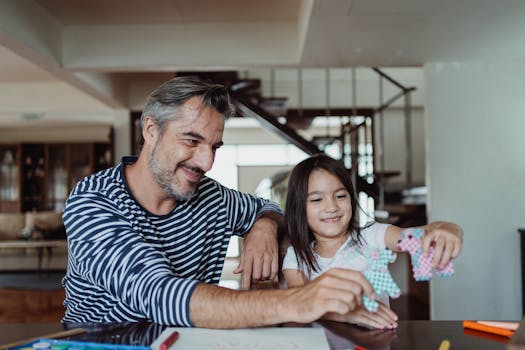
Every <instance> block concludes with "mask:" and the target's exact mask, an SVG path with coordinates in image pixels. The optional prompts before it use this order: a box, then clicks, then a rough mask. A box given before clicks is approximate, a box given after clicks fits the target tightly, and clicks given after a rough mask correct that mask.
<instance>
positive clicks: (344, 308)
mask: <svg viewBox="0 0 525 350" xmlns="http://www.w3.org/2000/svg"><path fill="white" fill-rule="evenodd" d="M288 291H290V292H291V294H289V298H288V300H287V301H286V302H285V303H284V307H287V308H289V309H288V311H286V314H287V315H288V314H289V315H290V318H291V319H290V321H292V322H301V323H307V322H312V321H315V320H317V319H319V318H321V316H323V315H324V314H326V313H327V312H332V313H337V314H339V315H346V314H348V313H349V312H351V311H354V310H355V309H356V308H358V307H360V306H361V305H362V303H363V294H364V295H366V296H367V297H369V298H371V299H375V297H376V296H375V294H374V289H373V288H372V286H371V285H370V283H369V282H368V281H367V279H366V278H365V277H364V276H363V274H362V273H360V272H358V271H354V270H349V269H340V268H334V269H330V270H328V271H326V272H325V273H323V274H322V275H321V276H319V277H317V278H316V279H314V280H313V281H311V282H309V283H307V284H305V285H303V286H301V287H295V288H291V289H288Z"/></svg>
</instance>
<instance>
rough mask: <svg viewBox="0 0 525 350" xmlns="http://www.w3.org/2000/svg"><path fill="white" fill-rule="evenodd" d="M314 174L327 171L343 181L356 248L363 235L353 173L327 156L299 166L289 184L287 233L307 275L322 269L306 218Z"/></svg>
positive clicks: (350, 226)
mask: <svg viewBox="0 0 525 350" xmlns="http://www.w3.org/2000/svg"><path fill="white" fill-rule="evenodd" d="M314 170H325V171H327V172H329V173H330V174H332V175H334V176H335V177H337V178H338V179H339V181H341V183H342V184H343V186H344V187H345V188H346V190H347V191H348V193H349V195H350V203H351V204H352V215H351V217H350V222H349V223H348V232H350V233H351V237H352V241H353V243H354V244H360V243H361V231H360V228H359V223H358V220H357V217H356V212H357V205H358V204H357V200H356V195H355V190H354V186H353V184H352V180H351V177H350V172H349V170H348V169H346V168H345V167H344V165H343V164H342V162H341V161H338V160H335V159H333V158H331V157H329V156H327V155H325V154H318V155H314V156H312V157H310V158H307V159H305V160H303V161H302V162H300V163H299V164H297V165H296V166H295V167H294V168H293V170H292V172H291V174H290V178H289V180H288V190H287V194H286V209H285V211H286V229H287V235H288V238H289V240H290V244H291V245H292V247H293V249H294V250H295V255H296V257H297V263H298V264H299V268H300V269H302V268H303V267H306V269H307V271H308V275H311V273H312V271H319V265H318V263H317V261H316V259H315V257H314V255H313V252H312V249H311V247H310V244H311V243H312V242H313V241H314V240H315V237H314V235H313V233H312V231H311V230H310V228H309V227H308V220H307V217H306V203H307V196H308V180H309V179H310V175H311V174H312V172H313V171H314Z"/></svg>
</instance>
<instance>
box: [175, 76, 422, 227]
mask: <svg viewBox="0 0 525 350" xmlns="http://www.w3.org/2000/svg"><path fill="white" fill-rule="evenodd" d="M373 71H374V72H376V73H377V74H378V75H379V76H380V77H381V79H384V80H387V81H389V82H390V83H392V84H394V85H395V86H397V87H398V88H399V90H400V92H399V93H398V94H396V95H395V96H393V97H392V98H391V99H389V100H387V101H386V102H384V103H383V104H382V105H380V106H378V107H377V108H359V107H356V106H354V107H348V108H324V109H323V108H300V109H299V108H296V109H292V108H290V109H288V108H286V102H287V98H286V97H275V96H273V93H272V96H270V97H266V96H263V94H262V92H261V90H262V89H261V88H262V86H261V85H262V83H261V80H260V79H250V78H240V77H239V74H238V72H236V71H225V72H181V73H177V75H179V76H180V75H193V76H199V77H200V78H202V79H205V80H211V81H214V82H218V83H221V84H223V85H225V86H226V87H228V89H229V90H230V94H231V98H232V103H233V104H234V105H235V106H236V108H237V112H238V117H249V118H253V119H256V120H257V121H259V123H260V124H261V126H263V127H264V128H266V129H267V130H269V131H271V132H272V133H274V134H276V135H278V136H279V137H280V138H282V139H284V140H285V141H286V142H288V143H290V144H293V145H295V146H296V147H298V148H299V149H301V150H302V151H304V152H305V153H307V154H309V155H313V154H316V153H320V152H324V151H325V148H326V146H327V145H334V144H335V145H337V146H338V148H339V150H340V154H339V155H337V157H338V158H340V159H341V160H342V161H343V162H344V164H345V166H346V167H347V169H348V170H349V172H350V173H351V175H352V178H353V181H354V184H355V186H356V192H357V193H363V194H365V195H366V197H367V198H371V199H372V200H373V202H374V209H375V210H376V214H377V215H376V220H377V221H381V222H387V223H392V224H395V225H398V226H401V227H406V226H415V225H424V224H425V223H426V207H425V203H424V202H421V201H419V202H414V201H413V200H410V198H411V197H412V196H413V195H412V194H411V191H412V188H411V187H410V184H408V185H409V186H408V187H401V188H399V187H398V188H389V187H388V186H386V183H387V181H388V179H389V178H391V177H394V176H398V175H399V174H400V172H399V171H377V170H376V168H379V169H384V163H383V164H379V163H382V162H383V160H382V159H381V157H380V156H379V157H378V155H377V154H376V151H375V148H376V144H378V139H380V137H381V135H379V136H378V135H375V134H376V132H375V131H374V121H375V120H376V119H378V118H381V117H382V112H383V111H384V110H385V109H386V108H388V107H389V106H390V105H391V104H392V103H394V102H395V101H396V100H397V99H399V98H401V97H404V96H407V95H409V94H410V92H412V91H413V90H414V88H406V87H404V86H403V85H401V84H399V83H398V82H396V81H395V80H394V79H392V78H391V77H389V76H388V75H386V74H385V73H383V72H382V71H381V70H379V69H377V68H373ZM272 90H273V89H272ZM328 93H329V92H327V94H328ZM409 101H410V100H409V99H408V102H409ZM409 108H410V106H409V105H407V110H408V109H409ZM320 116H324V117H327V116H329V117H330V118H341V116H344V118H345V121H344V122H342V123H341V125H340V130H341V131H340V133H339V134H338V135H314V136H313V137H312V138H311V139H306V138H304V137H303V136H301V134H299V133H298V130H300V129H305V128H307V127H309V126H310V124H311V123H312V121H313V120H314V119H315V118H317V117H320ZM282 119H284V120H286V122H284V123H283V122H282ZM408 151H410V150H407V152H408ZM407 158H408V159H409V158H410V157H407ZM409 162H410V159H409ZM378 164H379V165H380V166H378ZM410 166H411V164H410V163H409V164H407V168H408V167H410ZM407 176H408V177H409V180H410V176H411V175H410V172H408V171H407ZM365 202H366V200H365ZM366 209H367V208H366V207H365V210H366Z"/></svg>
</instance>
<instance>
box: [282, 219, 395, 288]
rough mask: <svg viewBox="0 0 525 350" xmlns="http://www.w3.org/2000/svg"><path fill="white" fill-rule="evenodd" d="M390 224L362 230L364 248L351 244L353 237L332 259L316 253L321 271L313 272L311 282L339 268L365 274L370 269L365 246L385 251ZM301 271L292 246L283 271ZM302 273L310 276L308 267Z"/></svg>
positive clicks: (379, 224) (285, 257) (372, 226)
mask: <svg viewBox="0 0 525 350" xmlns="http://www.w3.org/2000/svg"><path fill="white" fill-rule="evenodd" d="M387 227H388V224H382V223H377V222H376V223H373V224H372V225H370V226H369V227H366V228H364V229H362V230H361V236H362V238H363V247H358V246H357V245H355V244H353V245H352V244H351V243H352V241H351V237H350V236H349V237H348V239H347V240H346V242H345V243H344V244H343V245H341V247H340V248H339V249H338V250H337V253H335V255H334V256H333V257H331V258H324V257H322V256H319V255H318V254H317V253H315V251H314V252H313V253H314V258H315V259H317V263H318V264H319V268H320V271H319V272H316V271H312V275H311V276H310V278H309V280H313V279H315V278H317V277H318V276H319V275H320V274H322V273H323V272H325V271H326V270H328V269H331V268H334V267H339V268H347V269H352V270H356V271H359V272H364V271H365V270H366V269H367V267H368V262H367V259H366V257H365V253H364V251H363V249H364V247H365V246H367V245H368V246H370V247H372V248H374V249H385V248H386V243H385V234H386V229H387ZM313 243H314V242H312V247H313ZM287 269H290V270H300V269H299V265H298V263H297V257H296V255H295V250H294V249H293V247H292V246H289V247H288V249H287V250H286V255H285V256H284V260H283V270H287ZM302 272H303V273H304V274H305V276H308V271H307V270H306V266H303V269H302Z"/></svg>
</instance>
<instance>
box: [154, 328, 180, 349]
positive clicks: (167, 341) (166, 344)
mask: <svg viewBox="0 0 525 350" xmlns="http://www.w3.org/2000/svg"><path fill="white" fill-rule="evenodd" d="M178 338H179V332H177V331H175V332H173V333H171V335H170V336H169V337H167V338H166V339H165V340H164V341H163V342H162V343H161V344H160V347H159V349H160V350H168V348H169V347H170V346H172V345H173V343H175V342H176V341H177V339H178Z"/></svg>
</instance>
